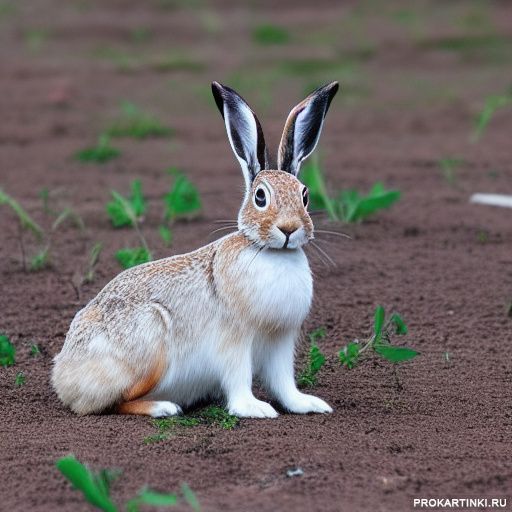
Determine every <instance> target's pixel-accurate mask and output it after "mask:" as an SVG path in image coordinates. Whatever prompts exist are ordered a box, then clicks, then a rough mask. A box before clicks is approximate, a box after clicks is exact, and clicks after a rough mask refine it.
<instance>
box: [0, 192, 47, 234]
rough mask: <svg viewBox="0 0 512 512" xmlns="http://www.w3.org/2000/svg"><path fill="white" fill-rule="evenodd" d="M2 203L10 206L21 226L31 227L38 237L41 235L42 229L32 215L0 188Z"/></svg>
mask: <svg viewBox="0 0 512 512" xmlns="http://www.w3.org/2000/svg"><path fill="white" fill-rule="evenodd" d="M2 204H6V205H7V206H10V207H11V208H12V210H14V212H15V213H16V215H17V216H18V218H19V220H20V222H21V225H22V227H23V228H29V229H31V230H32V231H33V232H34V233H35V234H36V235H37V236H38V237H39V238H40V237H41V236H42V235H43V230H42V229H41V228H40V227H39V226H38V225H37V224H36V222H35V221H34V220H33V219H32V217H31V216H30V215H29V214H28V213H27V212H26V211H25V210H24V209H23V208H22V207H21V206H20V204H19V203H18V201H16V200H15V199H13V198H12V197H11V196H9V195H8V194H6V193H5V192H4V191H3V190H2V189H1V188H0V205H2Z"/></svg>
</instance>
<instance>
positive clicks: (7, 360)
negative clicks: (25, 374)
mask: <svg viewBox="0 0 512 512" xmlns="http://www.w3.org/2000/svg"><path fill="white" fill-rule="evenodd" d="M15 352H16V349H15V348H14V345H13V344H12V343H11V342H10V340H9V338H8V337H7V336H4V335H3V334H0V364H1V365H2V366H4V367H7V366H11V365H13V364H14V354H15Z"/></svg>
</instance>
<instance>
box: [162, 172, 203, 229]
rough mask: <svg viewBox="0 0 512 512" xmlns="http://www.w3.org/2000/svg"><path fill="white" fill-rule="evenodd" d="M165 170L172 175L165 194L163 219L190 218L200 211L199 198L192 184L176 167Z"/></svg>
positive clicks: (172, 220)
mask: <svg viewBox="0 0 512 512" xmlns="http://www.w3.org/2000/svg"><path fill="white" fill-rule="evenodd" d="M167 172H168V173H169V174H170V175H171V176H173V178H174V182H173V185H172V188H171V190H170V191H169V192H168V193H167V194H165V196H164V200H165V207H166V211H165V220H166V221H171V222H174V221H175V220H177V219H181V218H192V217H194V216H196V215H198V214H199V213H200V212H201V198H200V196H199V192H198V190H197V189H196V187H195V186H194V184H193V183H192V182H191V181H190V180H189V179H188V178H186V177H185V175H184V174H183V173H182V172H181V171H179V170H178V169H174V168H170V169H167Z"/></svg>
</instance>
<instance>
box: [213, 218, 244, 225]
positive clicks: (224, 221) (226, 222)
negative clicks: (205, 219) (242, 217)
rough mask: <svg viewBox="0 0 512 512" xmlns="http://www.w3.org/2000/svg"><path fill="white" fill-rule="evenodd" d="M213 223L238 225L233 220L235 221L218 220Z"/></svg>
mask: <svg viewBox="0 0 512 512" xmlns="http://www.w3.org/2000/svg"><path fill="white" fill-rule="evenodd" d="M213 223H214V224H234V225H238V221H237V220H235V219H219V220H214V221H213Z"/></svg>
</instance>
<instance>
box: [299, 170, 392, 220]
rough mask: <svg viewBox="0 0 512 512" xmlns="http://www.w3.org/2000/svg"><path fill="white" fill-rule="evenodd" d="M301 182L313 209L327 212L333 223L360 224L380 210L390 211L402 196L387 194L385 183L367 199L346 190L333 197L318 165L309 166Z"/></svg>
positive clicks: (375, 189) (354, 191)
mask: <svg viewBox="0 0 512 512" xmlns="http://www.w3.org/2000/svg"><path fill="white" fill-rule="evenodd" d="M301 180H302V182H303V183H304V184H305V185H306V186H307V187H308V189H309V197H310V208H311V209H312V210H320V209H325V210H326V211H327V213H328V214H329V217H330V218H331V219H332V220H334V221H341V222H345V223H347V222H361V221H363V220H365V219H366V218H368V217H369V216H370V215H373V214H374V213H375V212H377V211H378V210H382V209H385V208H389V207H390V206H391V205H393V204H394V203H395V202H396V201H398V199H400V196H401V192H400V191H398V190H386V189H385V188H384V185H383V184H382V183H376V184H375V185H374V186H373V187H372V188H371V190H370V192H369V193H368V195H366V196H361V195H360V193H359V192H358V191H357V190H344V191H341V192H338V193H337V194H336V195H334V196H331V195H330V194H329V192H328V188H327V185H326V183H325V179H324V177H323V174H322V171H321V169H320V166H319V164H318V161H311V162H308V163H307V164H306V165H305V166H304V169H303V170H302V173H301Z"/></svg>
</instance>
